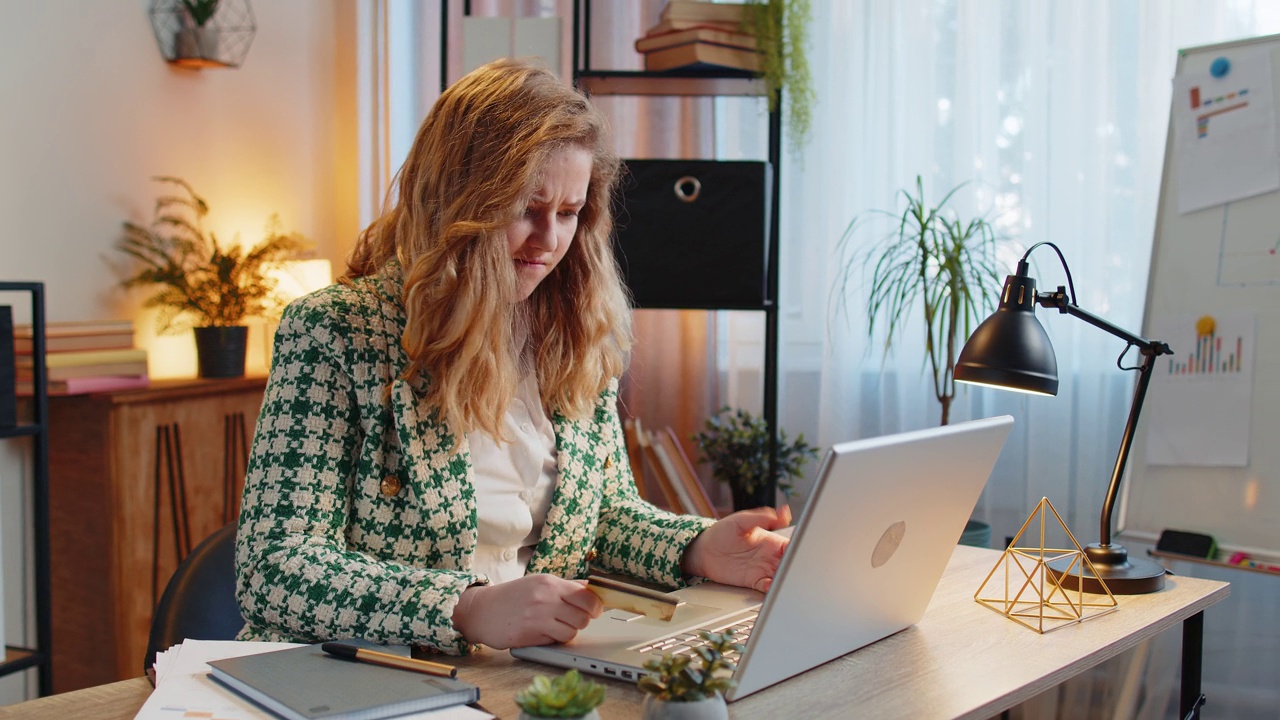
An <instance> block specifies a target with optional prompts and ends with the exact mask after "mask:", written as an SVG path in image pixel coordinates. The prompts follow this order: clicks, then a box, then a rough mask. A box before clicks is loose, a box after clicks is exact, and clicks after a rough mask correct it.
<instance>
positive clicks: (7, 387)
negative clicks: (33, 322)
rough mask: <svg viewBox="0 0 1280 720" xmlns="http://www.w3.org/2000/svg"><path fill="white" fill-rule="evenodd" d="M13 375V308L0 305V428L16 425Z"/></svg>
mask: <svg viewBox="0 0 1280 720" xmlns="http://www.w3.org/2000/svg"><path fill="white" fill-rule="evenodd" d="M14 373H15V370H14V366H13V308H11V307H9V306H8V305H0V427H13V426H14V425H16V424H17V423H18V403H17V398H16V397H15V394H14V383H15V380H14Z"/></svg>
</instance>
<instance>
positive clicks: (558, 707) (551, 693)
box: [516, 670, 604, 718]
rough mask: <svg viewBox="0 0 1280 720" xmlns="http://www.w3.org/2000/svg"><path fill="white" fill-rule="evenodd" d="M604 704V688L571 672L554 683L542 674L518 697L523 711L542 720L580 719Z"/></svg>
mask: <svg viewBox="0 0 1280 720" xmlns="http://www.w3.org/2000/svg"><path fill="white" fill-rule="evenodd" d="M602 702H604V686H603V685H601V684H600V683H597V682H592V681H590V680H586V679H584V678H583V677H582V675H581V674H579V673H578V671H577V670H570V671H569V672H567V673H565V674H563V675H561V676H560V677H558V678H555V679H554V680H553V679H551V678H548V677H547V676H546V675H539V676H537V677H535V678H534V679H533V683H532V684H530V685H529V686H528V687H526V688H525V689H524V690H521V691H520V692H519V693H517V694H516V705H519V706H520V709H521V710H523V711H525V712H526V713H528V714H529V715H532V716H533V717H540V718H578V717H582V716H583V715H586V714H587V713H589V712H591V711H592V710H594V709H596V707H598V706H599V705H600V703H602Z"/></svg>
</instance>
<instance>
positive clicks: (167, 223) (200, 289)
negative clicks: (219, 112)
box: [116, 176, 306, 377]
mask: <svg viewBox="0 0 1280 720" xmlns="http://www.w3.org/2000/svg"><path fill="white" fill-rule="evenodd" d="M154 179H155V180H157V181H159V182H162V183H166V184H169V185H172V186H175V187H176V188H177V189H178V190H179V191H180V192H178V193H175V194H166V195H161V196H160V197H159V198H157V199H156V206H155V216H154V218H153V219H152V221H151V225H150V226H147V227H144V226H142V225H139V224H137V223H133V222H128V221H126V222H125V223H124V237H123V238H121V239H120V241H119V242H118V243H117V244H116V247H117V249H119V250H120V251H121V252H123V253H124V254H126V255H128V256H130V257H131V258H133V259H134V260H136V261H137V263H138V264H139V267H138V268H137V270H136V271H135V272H134V273H133V274H132V275H129V276H128V277H126V278H125V279H124V280H122V281H121V284H122V285H124V287H126V288H132V287H154V288H155V290H154V292H153V294H152V295H151V296H150V297H149V298H147V300H146V301H145V302H144V303H143V304H144V306H146V307H155V308H159V309H160V315H159V317H158V323H159V328H160V331H161V332H162V333H163V332H177V331H180V330H182V329H185V328H186V327H187V326H188V325H193V326H194V330H195V335H196V355H197V360H198V363H199V374H200V377H239V376H241V375H243V374H244V357H245V347H246V339H247V337H248V328H247V327H246V326H245V325H244V321H245V319H246V318H250V317H256V316H261V315H267V314H270V313H272V312H275V311H276V310H278V309H279V307H280V305H281V304H282V301H281V300H280V298H278V297H277V296H276V294H275V289H276V282H275V280H273V279H272V278H271V277H270V275H268V273H267V270H268V269H269V266H270V265H272V264H273V263H279V262H281V261H283V260H287V259H291V258H293V257H296V256H297V254H298V253H299V252H300V251H301V250H303V249H304V248H305V247H306V243H305V242H304V241H303V239H302V237H301V236H300V235H297V234H294V233H290V234H285V233H282V232H280V230H279V227H278V226H279V221H278V219H277V218H276V217H275V216H272V218H271V220H270V221H269V223H268V230H267V236H266V237H265V238H263V239H262V241H261V242H259V243H258V244H257V245H255V246H253V247H252V248H250V249H249V250H247V251H246V250H244V249H243V248H241V247H239V246H232V247H229V248H225V249H224V248H223V247H221V246H220V245H219V244H218V240H217V238H216V237H214V235H213V233H210V232H206V231H205V228H204V217H205V215H207V214H208V213H209V205H208V204H207V203H206V202H205V201H204V198H202V197H200V196H199V195H197V194H196V192H195V190H193V189H192V187H191V185H189V184H187V182H186V181H185V180H182V179H181V178H176V177H167V176H166V177H157V178H154Z"/></svg>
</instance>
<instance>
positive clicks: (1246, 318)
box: [1119, 35, 1280, 558]
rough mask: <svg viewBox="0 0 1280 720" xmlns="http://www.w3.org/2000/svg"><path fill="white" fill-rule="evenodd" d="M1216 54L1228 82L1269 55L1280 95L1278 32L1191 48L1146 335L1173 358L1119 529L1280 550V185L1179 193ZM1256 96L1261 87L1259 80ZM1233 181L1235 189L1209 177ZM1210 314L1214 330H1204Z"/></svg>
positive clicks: (1181, 66) (1178, 94)
mask: <svg viewBox="0 0 1280 720" xmlns="http://www.w3.org/2000/svg"><path fill="white" fill-rule="evenodd" d="M1218 58H1226V59H1227V60H1228V61H1231V62H1232V65H1231V70H1230V71H1229V72H1228V73H1227V74H1225V75H1223V76H1222V77H1221V78H1219V80H1223V79H1225V80H1230V79H1231V78H1232V72H1234V71H1235V69H1236V68H1237V67H1238V66H1239V67H1246V68H1247V67H1252V68H1255V69H1256V68H1259V67H1261V68H1263V69H1264V70H1265V69H1266V65H1267V61H1269V65H1270V80H1271V84H1272V87H1270V88H1269V90H1270V91H1271V93H1270V96H1271V98H1272V99H1274V98H1276V97H1278V96H1280V92H1277V87H1276V85H1275V81H1276V80H1277V79H1280V35H1272V36H1267V37H1261V38H1254V39H1249V40H1241V41H1236V42H1230V43H1221V44H1215V45H1206V46H1201V47H1195V48H1189V49H1185V50H1181V51H1179V54H1178V62H1177V71H1176V76H1175V80H1174V93H1173V100H1172V103H1171V107H1170V116H1169V133H1168V136H1167V140H1166V146H1165V161H1164V173H1163V177H1162V180H1161V186H1160V201H1159V210H1158V212H1157V219H1156V230H1155V239H1154V243H1153V247H1152V253H1151V273H1150V278H1149V281H1148V287H1147V303H1146V309H1145V315H1144V320H1143V330H1144V335H1145V336H1146V337H1148V338H1150V339H1153V340H1163V341H1165V342H1168V343H1169V344H1170V345H1171V346H1172V347H1173V350H1174V351H1175V356H1174V357H1173V358H1161V359H1160V361H1161V362H1160V363H1159V364H1158V365H1157V367H1156V369H1155V371H1154V372H1153V374H1152V383H1151V387H1150V391H1149V393H1148V395H1147V401H1146V404H1145V405H1144V407H1143V414H1142V418H1141V426H1140V427H1139V428H1138V431H1137V433H1136V434H1135V438H1134V445H1133V449H1132V454H1131V456H1130V460H1129V473H1128V478H1127V480H1126V489H1125V494H1124V497H1123V501H1122V505H1121V508H1120V513H1119V518H1120V527H1121V529H1122V530H1123V531H1124V532H1126V533H1134V534H1139V535H1158V534H1159V533H1160V532H1161V531H1163V530H1165V529H1175V530H1188V531H1194V532H1201V533H1206V534H1209V535H1212V536H1213V537H1214V538H1216V539H1217V541H1218V545H1219V547H1220V548H1223V549H1225V550H1228V551H1234V550H1243V551H1246V552H1250V553H1253V554H1256V555H1261V556H1263V557H1267V556H1270V557H1273V558H1274V557H1276V556H1277V555H1280V192H1275V191H1264V192H1261V193H1260V194H1252V195H1248V191H1246V190H1238V189H1237V190H1234V191H1233V192H1241V193H1245V194H1246V195H1247V196H1241V197H1238V198H1236V199H1232V200H1230V201H1229V202H1226V203H1220V204H1215V205H1211V206H1209V207H1205V208H1204V209H1200V210H1195V211H1192V212H1186V213H1183V212H1180V209H1179V205H1180V201H1181V203H1182V205H1183V207H1186V206H1187V203H1186V197H1185V195H1184V196H1183V197H1180V192H1181V193H1184V194H1185V193H1187V191H1188V185H1187V184H1186V183H1185V182H1184V183H1180V178H1181V177H1182V176H1180V171H1188V170H1189V169H1190V168H1192V167H1194V168H1196V170H1197V171H1198V170H1199V169H1200V167H1201V165H1198V164H1196V163H1198V162H1200V159H1199V158H1197V157H1196V156H1195V155H1193V154H1189V153H1190V152H1193V151H1188V149H1187V146H1186V145H1183V146H1181V147H1179V145H1178V142H1179V141H1178V137H1177V132H1176V124H1177V122H1178V121H1185V120H1186V118H1187V112H1188V110H1187V108H1188V107H1198V106H1192V105H1190V104H1189V101H1190V98H1191V97H1192V96H1191V95H1190V92H1191V91H1194V92H1196V95H1195V98H1196V99H1197V100H1198V99H1200V90H1201V88H1200V87H1199V84H1198V83H1199V80H1200V79H1202V78H1209V77H1212V74H1211V73H1210V70H1211V66H1212V64H1213V63H1214V61H1215V60H1217V59H1218ZM1249 63H1252V65H1249ZM1239 77H1240V78H1241V80H1240V81H1239V82H1237V83H1236V84H1238V85H1241V89H1242V90H1243V89H1244V88H1243V84H1244V83H1245V82H1246V81H1249V78H1261V77H1265V75H1261V74H1257V73H1254V74H1253V75H1249V74H1248V73H1247V72H1246V73H1242V74H1241V75H1240V76H1239ZM1208 84H1213V83H1208ZM1218 84H1219V85H1224V83H1218ZM1258 84H1259V85H1261V84H1262V81H1258ZM1225 85H1230V83H1225ZM1214 92H1215V91H1212V90H1210V91H1207V92H1205V93H1204V96H1205V97H1208V96H1209V95H1213V94H1214ZM1255 94H1256V95H1258V96H1259V97H1260V96H1261V95H1262V94H1263V93H1260V92H1259V91H1258V90H1257V88H1256V87H1255ZM1259 104H1260V103H1259ZM1219 107H1224V106H1219ZM1228 109H1230V108H1229V107H1228ZM1273 111H1274V103H1273ZM1240 114H1241V115H1243V113H1240ZM1273 114H1274V112H1273ZM1219 117H1221V116H1215V117H1210V118H1204V120H1203V125H1202V126H1201V128H1200V131H1201V132H1205V133H1207V134H1209V133H1214V132H1216V131H1218V130H1220V129H1222V128H1223V127H1226V126H1225V125H1215V122H1216V121H1217V119H1218V118H1219ZM1274 127H1275V125H1274V122H1273V124H1272V125H1271V126H1270V128H1271V129H1270V130H1269V132H1270V133H1271V137H1264V138H1262V140H1260V141H1256V142H1255V141H1253V140H1251V143H1252V144H1251V145H1249V146H1248V150H1249V151H1250V152H1252V153H1253V154H1254V155H1257V156H1263V155H1266V154H1267V153H1272V154H1274V153H1275V148H1276V146H1277V144H1280V137H1277V136H1276V133H1275V130H1274ZM1184 131H1185V127H1184ZM1205 136H1206V135H1200V136H1198V137H1205ZM1184 137H1186V136H1184ZM1212 137H1215V139H1218V140H1220V141H1224V142H1225V139H1226V138H1228V137H1229V136H1226V135H1217V136H1212ZM1264 159H1265V158H1264ZM1277 162H1280V161H1277ZM1180 163H1181V164H1183V166H1184V167H1181V168H1180V167H1179V165H1180ZM1233 167H1234V166H1233ZM1250 172H1252V169H1250ZM1210 176H1211V174H1208V173H1206V174H1202V175H1198V176H1197V177H1198V178H1201V179H1202V178H1204V177H1210ZM1188 177H1190V175H1188ZM1195 179H1197V178H1196V177H1193V178H1192V180H1195ZM1232 179H1234V178H1232ZM1184 180H1185V178H1184ZM1222 184H1229V183H1218V182H1216V181H1215V182H1213V183H1207V185H1214V186H1218V185H1222ZM1191 187H1192V190H1193V191H1197V190H1198V191H1205V190H1206V189H1207V188H1206V187H1201V188H1198V189H1197V188H1195V187H1194V184H1193V185H1191ZM1208 189H1212V188H1208ZM1202 318H1208V319H1210V321H1209V322H1207V323H1205V324H1204V327H1212V328H1214V330H1213V332H1211V333H1209V334H1203V333H1198V332H1197V331H1196V330H1195V329H1194V326H1195V324H1196V323H1197V322H1204V321H1202V320H1201V319H1202ZM1203 329H1204V328H1203V327H1202V328H1201V330H1203ZM1170 335H1173V336H1175V337H1170ZM1197 373H1198V374H1197ZM1224 395H1225V396H1228V397H1227V398H1225V399H1224V397H1223V396H1224ZM1215 404H1216V405H1215Z"/></svg>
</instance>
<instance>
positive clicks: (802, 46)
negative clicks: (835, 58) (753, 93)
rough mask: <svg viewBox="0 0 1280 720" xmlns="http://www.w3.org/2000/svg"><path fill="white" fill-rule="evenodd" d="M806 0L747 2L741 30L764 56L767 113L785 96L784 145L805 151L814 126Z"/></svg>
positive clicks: (809, 16)
mask: <svg viewBox="0 0 1280 720" xmlns="http://www.w3.org/2000/svg"><path fill="white" fill-rule="evenodd" d="M812 19H813V9H812V7H810V5H809V0H750V2H749V3H748V6H747V13H746V15H745V20H744V23H743V25H744V29H745V30H746V31H747V32H749V33H751V34H752V35H755V36H756V42H757V43H758V44H759V46H760V48H761V50H762V51H763V53H764V84H765V94H766V95H767V96H768V98H769V110H770V111H773V110H776V109H778V103H780V102H782V99H783V95H785V96H786V101H787V103H786V110H787V142H788V144H789V145H790V147H791V149H792V151H793V152H795V151H798V150H799V149H800V148H802V147H804V143H805V140H806V139H807V138H808V136H809V128H810V126H811V125H812V122H813V103H814V101H815V99H816V96H815V94H814V91H813V77H812V76H811V75H810V73H809V57H808V49H809V23H810V21H811V20H812Z"/></svg>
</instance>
